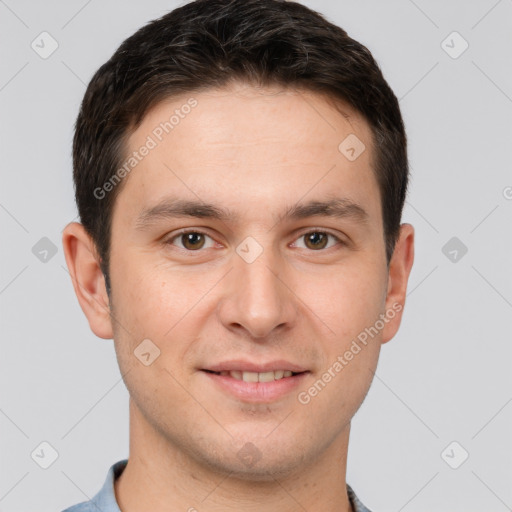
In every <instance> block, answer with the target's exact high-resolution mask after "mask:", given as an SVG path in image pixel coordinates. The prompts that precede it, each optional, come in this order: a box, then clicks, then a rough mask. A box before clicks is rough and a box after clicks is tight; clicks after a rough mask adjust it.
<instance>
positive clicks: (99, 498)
mask: <svg viewBox="0 0 512 512" xmlns="http://www.w3.org/2000/svg"><path fill="white" fill-rule="evenodd" d="M127 463H128V459H123V460H120V461H118V462H116V463H115V464H113V465H112V466H110V469H109V470H108V473H107V478H106V479H105V483H104V484H103V487H102V488H101V489H100V490H99V491H98V493H97V494H96V495H95V496H94V497H93V498H92V499H90V500H89V501H83V502H82V503H78V504H77V505H73V506H72V507H69V508H67V509H66V510H63V511H62V512H121V510H120V509H119V505H118V504H117V501H116V495H115V492H114V481H115V479H116V478H118V477H119V475H120V474H121V473H122V472H123V470H124V468H125V467H126V464H127ZM347 493H348V499H349V501H350V505H351V506H352V510H353V512H371V511H370V510H368V509H367V508H366V507H365V506H364V505H363V504H362V503H361V502H360V501H359V499H358V497H357V496H356V493H355V492H354V491H353V490H352V488H351V487H350V486H349V485H348V484H347Z"/></svg>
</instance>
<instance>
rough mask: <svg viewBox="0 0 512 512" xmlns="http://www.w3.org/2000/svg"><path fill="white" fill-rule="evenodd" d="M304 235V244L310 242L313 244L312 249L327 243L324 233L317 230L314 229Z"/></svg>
mask: <svg viewBox="0 0 512 512" xmlns="http://www.w3.org/2000/svg"><path fill="white" fill-rule="evenodd" d="M305 236H306V240H307V242H306V245H308V244H309V243H310V242H311V243H312V244H313V247H312V248H313V249H323V248H324V247H325V246H326V245H327V234H326V233H319V232H318V231H315V232H314V233H309V234H308V235H305ZM310 248H311V247H310Z"/></svg>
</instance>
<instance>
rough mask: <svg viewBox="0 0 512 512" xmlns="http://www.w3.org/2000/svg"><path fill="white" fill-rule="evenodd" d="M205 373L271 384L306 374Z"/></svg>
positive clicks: (208, 371) (287, 372) (231, 371)
mask: <svg viewBox="0 0 512 512" xmlns="http://www.w3.org/2000/svg"><path fill="white" fill-rule="evenodd" d="M203 371H205V372H207V373H212V374H215V375H220V376H221V377H231V378H232V379H235V380H240V381H244V382H273V381H276V380H281V379H286V378H289V377H294V376H295V375H302V374H303V373H307V372H292V371H291V370H275V371H270V372H261V373H258V372H242V371H239V370H230V371H221V372H214V371H212V370H203Z"/></svg>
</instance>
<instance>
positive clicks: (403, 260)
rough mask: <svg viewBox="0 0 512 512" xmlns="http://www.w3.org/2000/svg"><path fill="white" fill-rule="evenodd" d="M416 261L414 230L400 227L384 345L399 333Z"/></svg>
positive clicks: (392, 265) (390, 278) (391, 269)
mask: <svg viewBox="0 0 512 512" xmlns="http://www.w3.org/2000/svg"><path fill="white" fill-rule="evenodd" d="M413 261H414V228H413V227H412V226H411V225H410V224H402V225H401V226H400V234H399V237H398V240H397V242H396V245H395V250H394V251H393V255H392V257H391V261H390V262H389V274H388V290H387V295H386V318H388V321H387V322H386V323H385V326H384V329H383V330H382V343H386V342H388V341H389V340H390V339H391V338H393V336H394V335H395V334H396V333H397V331H398V328H399V327H400V322H401V320H402V313H403V309H404V305H405V295H406V292H407V282H408V281H409V274H410V273H411V268H412V264H413Z"/></svg>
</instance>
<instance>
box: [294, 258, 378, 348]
mask: <svg viewBox="0 0 512 512" xmlns="http://www.w3.org/2000/svg"><path fill="white" fill-rule="evenodd" d="M385 291H386V282H385V275H384V276H383V275H382V273H380V272H377V271H376V269H371V268H368V267H366V268H362V267H361V268H357V267H356V266H350V268H349V267H348V266H347V267H346V268H340V269H338V271H336V270H333V271H332V272H330V273H329V275H325V276H322V277H320V276H318V275H315V276H309V277H308V278H307V279H306V280H304V282H303V284H302V287H301V291H300V292H299V293H298V295H299V296H300V297H301V298H302V297H304V298H305V300H304V302H305V303H306V304H307V306H308V307H309V308H310V309H311V311H313V312H314V313H315V314H316V315H317V316H318V318H320V319H321V320H322V321H323V322H324V324H325V325H326V326H327V327H328V328H329V330H330V331H331V332H330V334H331V335H332V336H333V337H335V338H336V339H337V340H339V341H340V342H342V343H343V342H346V341H347V340H349V339H352V338H353V337H356V336H357V335H358V334H359V332H361V331H362V330H364V329H365V328H367V327H370V326H372V325H373V324H374V323H375V321H376V320H377V318H378V316H379V314H380V313H381V312H382V311H383V307H384V304H385Z"/></svg>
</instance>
